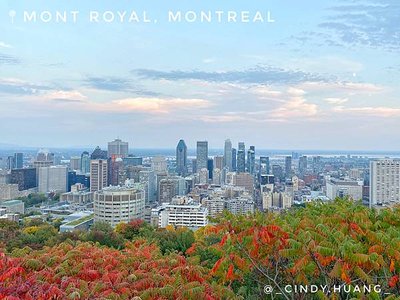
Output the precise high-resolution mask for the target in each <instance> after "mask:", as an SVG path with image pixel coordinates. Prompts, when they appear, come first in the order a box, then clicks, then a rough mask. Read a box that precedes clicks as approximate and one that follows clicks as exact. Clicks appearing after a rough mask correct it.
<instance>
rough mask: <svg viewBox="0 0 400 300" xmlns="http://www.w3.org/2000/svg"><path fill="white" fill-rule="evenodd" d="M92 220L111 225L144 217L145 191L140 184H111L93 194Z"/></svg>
mask: <svg viewBox="0 0 400 300" xmlns="http://www.w3.org/2000/svg"><path fill="white" fill-rule="evenodd" d="M93 209H94V221H95V222H98V221H105V222H107V223H109V224H111V226H113V227H114V226H116V225H117V224H118V223H121V222H123V223H127V222H129V221H131V220H134V219H144V213H145V192H144V190H143V188H141V187H140V185H126V186H122V187H120V186H111V187H106V188H104V189H102V190H101V191H97V192H95V193H94V196H93Z"/></svg>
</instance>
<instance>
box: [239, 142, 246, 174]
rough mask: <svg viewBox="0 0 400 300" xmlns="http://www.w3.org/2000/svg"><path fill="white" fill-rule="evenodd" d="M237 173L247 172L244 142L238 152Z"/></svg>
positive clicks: (240, 143) (240, 144)
mask: <svg viewBox="0 0 400 300" xmlns="http://www.w3.org/2000/svg"><path fill="white" fill-rule="evenodd" d="M237 171H238V172H239V173H243V172H246V148H245V145H244V143H243V142H239V145H238V152H237Z"/></svg>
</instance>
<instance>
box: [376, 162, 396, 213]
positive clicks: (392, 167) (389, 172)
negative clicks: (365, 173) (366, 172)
mask: <svg viewBox="0 0 400 300" xmlns="http://www.w3.org/2000/svg"><path fill="white" fill-rule="evenodd" d="M399 203H400V160H397V159H384V160H374V161H371V163H370V194H369V204H370V206H371V207H372V206H375V205H382V206H383V205H386V206H387V205H393V204H399Z"/></svg>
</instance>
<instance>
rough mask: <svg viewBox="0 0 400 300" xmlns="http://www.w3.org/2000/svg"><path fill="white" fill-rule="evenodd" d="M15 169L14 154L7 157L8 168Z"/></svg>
mask: <svg viewBox="0 0 400 300" xmlns="http://www.w3.org/2000/svg"><path fill="white" fill-rule="evenodd" d="M12 169H14V156H9V157H7V170H12Z"/></svg>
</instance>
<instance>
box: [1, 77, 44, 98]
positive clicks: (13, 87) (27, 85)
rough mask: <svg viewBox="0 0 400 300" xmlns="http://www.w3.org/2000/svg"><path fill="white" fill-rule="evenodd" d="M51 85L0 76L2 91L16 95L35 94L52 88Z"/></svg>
mask: <svg viewBox="0 0 400 300" xmlns="http://www.w3.org/2000/svg"><path fill="white" fill-rule="evenodd" d="M50 89H51V88H50V87H49V86H46V85H43V84H35V83H31V82H27V81H23V80H20V79H15V78H0V93H3V94H15V95H34V94H38V93H39V92H40V91H43V90H50Z"/></svg>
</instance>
